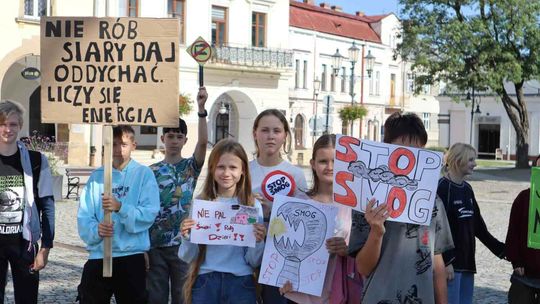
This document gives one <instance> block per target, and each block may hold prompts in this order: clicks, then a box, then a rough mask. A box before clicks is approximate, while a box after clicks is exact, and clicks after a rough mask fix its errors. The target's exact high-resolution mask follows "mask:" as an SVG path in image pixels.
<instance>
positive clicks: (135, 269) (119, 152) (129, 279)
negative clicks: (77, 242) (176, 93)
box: [77, 126, 159, 304]
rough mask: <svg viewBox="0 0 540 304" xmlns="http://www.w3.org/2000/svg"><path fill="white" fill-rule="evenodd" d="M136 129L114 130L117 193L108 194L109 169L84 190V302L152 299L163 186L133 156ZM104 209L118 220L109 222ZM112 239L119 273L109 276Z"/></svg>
mask: <svg viewBox="0 0 540 304" xmlns="http://www.w3.org/2000/svg"><path fill="white" fill-rule="evenodd" d="M134 135H135V132H134V131H133V128H131V127H130V126H118V127H115V128H114V129H113V172H112V193H113V195H112V196H107V195H104V194H103V167H101V168H99V169H97V170H95V171H94V172H93V173H92V175H91V176H90V178H89V179H88V182H87V184H86V187H85V188H84V190H83V193H82V195H81V199H80V205H79V212H78V214H77V222H78V228H79V235H80V237H81V239H82V240H83V241H84V242H85V243H86V248H87V250H88V252H89V254H90V255H89V258H88V261H87V262H86V264H85V265H84V269H83V274H82V278H81V284H80V286H79V299H80V303H82V304H84V303H109V302H110V299H111V296H112V295H113V294H114V297H115V299H116V302H117V303H146V302H147V294H146V263H145V258H144V252H146V251H148V249H149V248H150V239H149V236H148V229H149V228H150V226H151V225H152V224H153V223H154V219H155V217H156V215H157V213H158V211H159V190H158V186H157V183H156V179H155V178H154V174H153V173H152V171H151V170H150V169H149V168H148V167H146V166H143V165H141V164H139V163H137V162H136V161H134V160H132V159H131V152H132V151H133V150H135V147H136V143H135V140H134ZM104 210H108V211H111V212H113V213H112V222H113V223H112V224H105V223H104V222H103V216H104ZM104 237H112V256H113V276H112V277H111V278H104V277H103V238H104Z"/></svg>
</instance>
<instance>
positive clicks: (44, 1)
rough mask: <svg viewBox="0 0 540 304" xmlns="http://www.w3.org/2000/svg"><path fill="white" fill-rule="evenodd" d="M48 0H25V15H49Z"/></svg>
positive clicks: (35, 17) (31, 16) (29, 16)
mask: <svg viewBox="0 0 540 304" xmlns="http://www.w3.org/2000/svg"><path fill="white" fill-rule="evenodd" d="M48 2H49V1H48V0H24V17H26V18H30V19H39V17H41V16H48V15H49V5H48Z"/></svg>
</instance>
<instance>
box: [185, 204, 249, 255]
mask: <svg viewBox="0 0 540 304" xmlns="http://www.w3.org/2000/svg"><path fill="white" fill-rule="evenodd" d="M258 214H259V213H258V210H257V208H256V207H249V206H244V205H231V204H229V203H222V202H210V201H203V200H197V199H196V200H193V207H192V213H191V217H192V218H193V219H194V220H195V222H196V224H195V226H194V227H193V228H192V229H191V239H190V241H191V242H192V243H195V244H206V245H234V246H248V247H255V243H256V240H255V233H254V232H253V224H255V223H256V222H257V217H258Z"/></svg>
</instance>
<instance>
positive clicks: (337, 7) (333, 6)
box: [332, 5, 343, 12]
mask: <svg viewBox="0 0 540 304" xmlns="http://www.w3.org/2000/svg"><path fill="white" fill-rule="evenodd" d="M332 10H333V11H336V12H343V9H342V8H341V6H337V5H332Z"/></svg>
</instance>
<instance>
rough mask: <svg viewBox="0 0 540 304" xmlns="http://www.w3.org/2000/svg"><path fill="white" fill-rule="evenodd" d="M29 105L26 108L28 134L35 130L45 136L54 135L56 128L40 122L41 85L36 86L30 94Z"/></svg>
mask: <svg viewBox="0 0 540 304" xmlns="http://www.w3.org/2000/svg"><path fill="white" fill-rule="evenodd" d="M29 103H30V107H29V109H28V116H29V117H28V118H29V119H28V131H29V132H30V135H31V134H32V132H34V131H36V132H37V133H38V134H40V135H44V136H47V137H53V136H56V128H55V125H54V124H51V123H41V86H39V87H37V88H36V89H35V90H34V92H33V93H32V95H30V100H29Z"/></svg>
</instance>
